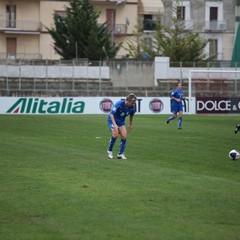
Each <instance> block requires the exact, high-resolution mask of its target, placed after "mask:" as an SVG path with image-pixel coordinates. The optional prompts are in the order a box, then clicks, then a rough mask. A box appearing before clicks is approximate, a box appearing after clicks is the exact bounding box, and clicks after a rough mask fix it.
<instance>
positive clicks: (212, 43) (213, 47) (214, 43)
mask: <svg viewBox="0 0 240 240" xmlns="http://www.w3.org/2000/svg"><path fill="white" fill-rule="evenodd" d="M217 55H218V40H217V39H210V40H209V56H210V57H213V56H214V57H215V59H217Z"/></svg>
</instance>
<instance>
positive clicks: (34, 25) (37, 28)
mask: <svg viewBox="0 0 240 240" xmlns="http://www.w3.org/2000/svg"><path fill="white" fill-rule="evenodd" d="M0 30H1V31H5V32H14V31H15V32H16V31H18V32H19V31H22V32H24V31H27V32H41V30H42V23H41V22H40V21H35V20H11V21H10V20H7V19H0Z"/></svg>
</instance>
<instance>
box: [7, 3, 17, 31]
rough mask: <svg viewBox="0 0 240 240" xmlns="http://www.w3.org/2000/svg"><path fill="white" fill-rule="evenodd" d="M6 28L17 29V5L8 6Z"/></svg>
mask: <svg viewBox="0 0 240 240" xmlns="http://www.w3.org/2000/svg"><path fill="white" fill-rule="evenodd" d="M6 27H7V28H15V27H16V5H6Z"/></svg>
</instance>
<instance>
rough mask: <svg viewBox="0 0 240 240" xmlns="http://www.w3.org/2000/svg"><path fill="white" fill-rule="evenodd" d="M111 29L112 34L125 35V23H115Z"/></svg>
mask: <svg viewBox="0 0 240 240" xmlns="http://www.w3.org/2000/svg"><path fill="white" fill-rule="evenodd" d="M113 30H114V31H113V33H114V35H125V34H127V24H115V27H114V29H113Z"/></svg>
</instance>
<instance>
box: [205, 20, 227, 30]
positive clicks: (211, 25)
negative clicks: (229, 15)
mask: <svg viewBox="0 0 240 240" xmlns="http://www.w3.org/2000/svg"><path fill="white" fill-rule="evenodd" d="M226 30H227V23H226V21H209V22H205V31H206V32H225V31H226Z"/></svg>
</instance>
